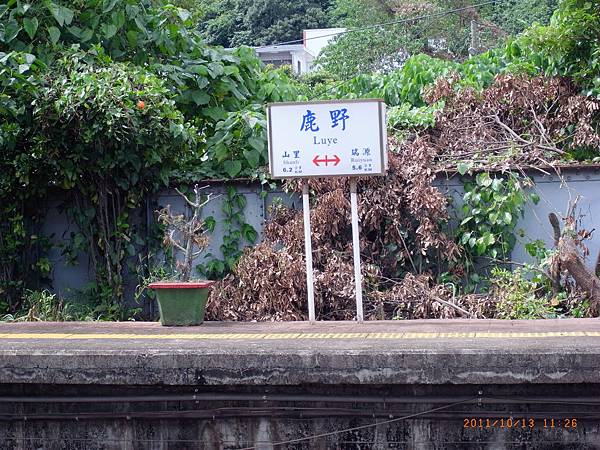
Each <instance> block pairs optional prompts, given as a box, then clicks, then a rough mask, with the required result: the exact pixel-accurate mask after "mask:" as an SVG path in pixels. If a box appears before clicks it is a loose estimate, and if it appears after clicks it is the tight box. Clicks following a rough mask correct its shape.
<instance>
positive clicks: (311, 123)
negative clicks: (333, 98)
mask: <svg viewBox="0 0 600 450" xmlns="http://www.w3.org/2000/svg"><path fill="white" fill-rule="evenodd" d="M329 116H330V117H331V128H335V127H337V126H338V125H340V123H341V125H342V130H345V129H346V120H347V119H349V118H350V116H349V115H348V110H347V109H346V108H341V109H334V110H331V111H329ZM300 131H319V126H318V125H317V115H316V114H315V113H314V112H312V111H311V110H310V109H307V110H306V114H304V115H303V116H302V125H301V126H300Z"/></svg>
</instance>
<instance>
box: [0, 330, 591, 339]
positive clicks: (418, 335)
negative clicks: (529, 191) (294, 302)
mask: <svg viewBox="0 0 600 450" xmlns="http://www.w3.org/2000/svg"><path fill="white" fill-rule="evenodd" d="M556 337H600V331H548V332H493V331H475V332H444V333H441V332H427V331H424V332H416V331H412V332H408V331H407V332H377V333H376V332H372V333H369V332H366V333H347V332H345V333H312V332H311V333H308V332H306V333H305V332H296V333H289V332H288V333H173V334H160V333H159V334H139V333H0V340H2V339H4V340H7V339H10V340H15V339H32V340H33V339H38V340H105V339H121V340H124V339H127V340H135V339H144V340H148V339H156V340H167V339H171V340H175V339H185V340H190V339H192V340H193V339H198V340H261V339H269V340H277V339H315V340H319V339H358V340H362V339H369V340H371V339H373V340H377V339H400V340H410V339H477V338H482V339H539V338H556Z"/></svg>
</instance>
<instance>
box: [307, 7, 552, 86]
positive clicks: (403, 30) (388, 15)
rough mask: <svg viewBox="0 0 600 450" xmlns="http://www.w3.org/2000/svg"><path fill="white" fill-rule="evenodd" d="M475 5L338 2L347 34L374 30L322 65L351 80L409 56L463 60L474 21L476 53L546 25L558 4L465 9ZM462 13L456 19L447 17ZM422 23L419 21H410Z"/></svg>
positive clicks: (355, 36) (330, 53) (331, 50)
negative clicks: (539, 23)
mask: <svg viewBox="0 0 600 450" xmlns="http://www.w3.org/2000/svg"><path fill="white" fill-rule="evenodd" d="M476 3H478V2H477V1H475V0H469V1H468V2H465V1H463V0H452V1H449V2H448V1H441V0H429V1H422V0H404V1H395V0H343V1H342V0H338V1H337V3H336V7H335V9H334V14H335V15H336V16H337V17H338V22H337V24H338V25H341V26H346V27H348V28H360V27H369V26H374V25H377V24H380V23H387V22H394V21H402V22H401V23H398V24H391V25H386V26H381V27H379V26H376V27H373V28H368V29H366V30H365V31H360V32H354V33H347V34H344V35H342V36H339V37H338V38H336V40H335V41H334V42H333V43H331V44H330V45H329V46H327V47H326V48H325V50H324V52H323V55H322V57H321V58H320V60H319V62H320V63H321V65H322V66H323V67H324V68H325V70H327V71H328V72H330V73H333V74H336V75H338V76H340V77H351V76H353V75H356V74H359V73H369V72H373V71H383V72H386V71H390V70H393V69H394V68H397V67H399V66H400V65H401V64H403V63H404V61H405V60H406V59H407V58H408V57H410V56H411V55H414V54H417V53H425V54H428V55H431V56H436V57H441V58H444V59H452V60H462V59H465V58H466V57H467V56H468V55H469V46H470V44H471V21H475V22H476V24H477V27H476V31H477V35H478V40H479V42H480V44H479V48H477V49H476V51H477V52H478V53H479V52H482V51H485V50H487V49H490V48H493V47H495V46H497V45H498V44H499V42H501V41H502V40H504V39H506V38H507V37H508V35H509V34H511V33H516V32H520V31H521V30H523V28H525V27H526V26H528V25H529V24H531V23H532V22H533V21H535V20H540V21H543V22H547V21H548V20H549V18H550V15H551V13H552V10H553V9H554V6H555V4H556V0H543V1H539V2H535V5H531V3H532V1H531V0H511V1H510V2H508V3H506V2H498V3H497V4H491V5H486V6H483V7H479V8H467V9H463V8H464V7H465V6H469V5H470V4H476ZM452 9H460V10H459V11H457V12H456V13H453V14H444V12H445V11H448V10H452ZM414 17H420V20H410V19H411V18H414Z"/></svg>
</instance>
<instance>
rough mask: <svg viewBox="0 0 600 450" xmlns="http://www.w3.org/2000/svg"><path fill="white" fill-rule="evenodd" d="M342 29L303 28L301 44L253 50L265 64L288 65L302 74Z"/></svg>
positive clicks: (307, 70) (309, 69) (310, 67)
mask: <svg viewBox="0 0 600 450" xmlns="http://www.w3.org/2000/svg"><path fill="white" fill-rule="evenodd" d="M344 31H346V29H345V28H319V29H314V30H304V31H303V32H302V39H303V43H302V44H288V45H267V46H264V47H255V49H254V50H255V51H256V53H257V54H258V57H259V58H260V59H261V61H263V62H264V63H265V64H273V65H274V66H282V65H290V66H292V70H293V71H294V73H295V74H297V75H302V74H305V73H308V72H310V71H311V70H312V69H313V60H314V59H315V58H316V57H317V56H319V53H321V50H323V48H324V47H325V46H326V45H327V44H328V43H329V41H330V40H331V39H333V38H334V37H335V36H337V35H339V34H340V33H343V32H344Z"/></svg>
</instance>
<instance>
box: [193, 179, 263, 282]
mask: <svg viewBox="0 0 600 450" xmlns="http://www.w3.org/2000/svg"><path fill="white" fill-rule="evenodd" d="M246 205H247V200H246V196H244V195H243V194H240V193H239V192H238V191H237V190H236V188H235V187H233V186H228V187H227V191H226V194H225V197H224V199H223V202H222V206H221V211H222V212H223V220H222V221H221V222H220V223H222V225H223V243H222V244H221V246H220V250H221V253H222V254H223V259H219V258H218V257H216V256H215V255H214V254H212V253H208V254H207V255H206V256H207V258H208V261H207V262H205V263H203V264H201V265H198V266H197V270H198V272H199V273H200V274H202V275H203V276H206V277H208V278H210V279H218V278H222V277H224V276H225V275H226V274H228V273H230V272H231V271H232V270H233V268H234V267H235V265H236V264H237V262H238V259H239V258H240V256H241V255H242V250H243V247H244V245H245V244H254V243H255V242H256V240H257V238H258V233H257V232H256V230H255V229H254V227H253V226H252V225H250V224H249V223H247V222H246V218H245V216H244V209H245V208H246ZM205 224H206V226H207V229H208V230H209V231H210V232H213V231H214V230H215V227H216V224H217V221H216V219H215V218H214V217H213V216H210V217H207V218H206V220H205Z"/></svg>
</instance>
